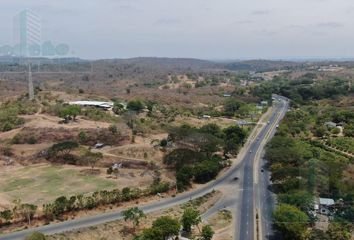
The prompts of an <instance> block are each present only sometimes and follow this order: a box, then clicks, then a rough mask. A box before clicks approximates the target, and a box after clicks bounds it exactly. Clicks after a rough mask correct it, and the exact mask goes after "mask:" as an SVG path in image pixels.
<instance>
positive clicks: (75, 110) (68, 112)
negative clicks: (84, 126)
mask: <svg viewBox="0 0 354 240" xmlns="http://www.w3.org/2000/svg"><path fill="white" fill-rule="evenodd" d="M80 113H81V108H80V107H79V106H77V105H69V106H66V107H64V108H62V109H61V110H60V111H59V117H61V118H64V119H65V120H66V121H68V120H69V118H72V119H73V120H74V121H75V120H76V117H77V116H78V115H79V114H80Z"/></svg>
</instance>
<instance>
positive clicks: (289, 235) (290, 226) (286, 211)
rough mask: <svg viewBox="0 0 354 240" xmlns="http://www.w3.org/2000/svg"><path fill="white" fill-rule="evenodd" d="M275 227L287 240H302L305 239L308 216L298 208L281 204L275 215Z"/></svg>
mask: <svg viewBox="0 0 354 240" xmlns="http://www.w3.org/2000/svg"><path fill="white" fill-rule="evenodd" d="M273 217H274V224H275V226H276V227H277V228H278V229H279V230H280V231H281V232H282V233H283V236H284V238H285V239H294V240H298V239H299V240H300V239H303V238H304V234H305V232H306V228H307V225H308V223H309V218H308V216H307V215H306V214H305V213H304V212H302V211H300V210H299V209H298V208H296V207H294V206H291V205H288V204H280V205H279V206H278V207H277V208H276V210H275V211H274V213H273Z"/></svg>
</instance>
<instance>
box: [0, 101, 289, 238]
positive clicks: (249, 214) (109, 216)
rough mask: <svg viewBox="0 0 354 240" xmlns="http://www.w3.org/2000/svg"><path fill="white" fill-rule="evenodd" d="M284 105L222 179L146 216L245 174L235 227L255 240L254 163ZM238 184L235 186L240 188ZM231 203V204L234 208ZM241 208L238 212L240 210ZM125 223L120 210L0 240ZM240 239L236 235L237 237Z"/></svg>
mask: <svg viewBox="0 0 354 240" xmlns="http://www.w3.org/2000/svg"><path fill="white" fill-rule="evenodd" d="M285 105H286V104H285V102H283V104H279V105H276V106H275V107H274V108H273V110H272V113H271V117H270V119H269V123H268V124H266V125H264V126H262V128H261V130H260V132H259V133H258V134H256V135H255V136H253V134H255V133H253V134H251V138H250V139H249V141H248V142H247V143H246V145H245V146H244V147H243V149H242V150H241V152H240V154H239V157H238V159H236V163H237V164H235V165H234V166H232V167H231V168H230V169H229V170H228V171H226V172H225V173H224V174H223V175H221V176H219V177H218V178H217V179H216V180H214V181H213V182H211V183H209V184H207V185H205V186H204V187H202V188H200V189H197V190H194V191H191V192H186V193H183V194H180V195H177V196H176V197H174V198H169V199H163V200H160V201H157V202H153V203H150V204H146V205H141V206H139V207H140V208H141V209H142V210H143V211H144V212H145V213H150V212H154V211H157V210H161V209H165V208H169V207H172V206H175V205H178V204H182V203H185V202H187V201H189V200H191V199H194V198H197V197H200V196H203V195H205V194H206V193H209V192H211V191H212V190H213V189H216V188H218V187H220V186H222V185H225V184H230V182H231V183H232V182H233V179H234V177H236V176H239V175H240V173H242V172H244V174H243V176H244V177H243V180H241V181H240V182H241V183H242V184H243V189H238V191H237V192H238V193H240V194H241V195H242V196H241V202H240V208H241V211H240V214H239V216H238V217H239V220H240V221H239V223H240V226H237V227H236V231H235V232H236V233H238V232H239V233H240V235H239V239H242V240H247V239H252V240H253V239H254V221H255V217H254V188H253V168H254V159H255V158H256V155H257V152H259V150H262V149H261V147H262V146H263V145H262V144H261V143H262V142H263V140H264V139H266V137H268V134H269V131H270V130H273V131H274V128H275V125H276V124H277V123H278V122H279V120H280V118H279V113H285V111H286V106H285ZM241 183H237V184H235V185H239V184H241ZM231 204H232V203H230V205H231ZM240 208H239V209H240ZM119 219H122V214H121V210H119V211H114V212H108V213H103V214H99V215H95V216H88V217H83V218H79V219H74V220H69V221H65V222H61V223H53V224H50V225H46V226H41V227H37V228H31V229H26V230H23V231H19V232H14V233H10V234H6V235H0V239H1V240H22V239H24V238H25V237H26V236H27V235H29V234H30V233H32V232H34V231H40V232H42V233H44V234H54V233H60V232H65V231H70V230H74V229H79V228H83V227H89V226H94V225H98V224H102V223H106V222H110V221H114V220H119ZM235 238H237V234H235Z"/></svg>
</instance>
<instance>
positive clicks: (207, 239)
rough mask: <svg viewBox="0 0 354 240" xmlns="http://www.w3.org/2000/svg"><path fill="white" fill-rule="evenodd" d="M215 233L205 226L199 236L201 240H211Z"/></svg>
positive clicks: (208, 226)
mask: <svg viewBox="0 0 354 240" xmlns="http://www.w3.org/2000/svg"><path fill="white" fill-rule="evenodd" d="M214 234H215V232H214V231H213V229H212V228H211V226H210V225H205V226H203V228H202V233H201V234H200V235H201V240H211V239H213V236H214Z"/></svg>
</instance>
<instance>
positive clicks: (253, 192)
mask: <svg viewBox="0 0 354 240" xmlns="http://www.w3.org/2000/svg"><path fill="white" fill-rule="evenodd" d="M276 99H278V100H276V101H274V104H273V106H274V109H275V110H274V111H273V113H272V114H271V116H270V119H269V121H268V123H267V125H266V127H264V128H263V129H262V131H261V132H260V133H259V135H258V140H256V141H254V142H253V143H252V144H251V146H250V148H249V154H248V155H247V156H246V157H245V166H244V171H243V173H244V175H243V191H242V198H241V199H242V200H241V203H240V204H239V211H240V214H239V226H238V229H237V231H235V232H236V233H237V232H239V236H238V238H237V236H235V239H240V240H254V239H257V240H258V239H267V236H266V235H264V234H263V233H266V234H267V235H272V229H271V226H272V224H271V222H272V219H271V213H272V210H273V209H272V206H273V205H274V199H273V198H272V196H271V193H270V192H269V190H268V187H269V185H270V183H269V173H268V172H267V171H266V170H265V169H264V168H257V167H256V168H255V166H254V164H255V160H256V159H257V158H259V157H260V156H262V155H263V151H264V145H265V143H266V142H268V140H270V139H271V137H272V136H273V135H274V133H275V131H276V128H277V125H278V124H279V122H280V120H281V119H282V118H283V117H284V115H285V113H286V111H287V109H288V102H287V100H286V99H285V98H282V97H279V96H276ZM255 170H256V171H259V172H256V173H255V174H258V175H259V177H258V179H259V180H258V181H257V185H256V187H255V184H254V176H255V175H254V171H255ZM255 198H258V199H255ZM256 200H258V202H260V205H261V209H260V210H258V211H259V212H258V215H259V216H260V220H259V222H258V223H257V220H256V212H255V211H256V209H257V205H255V203H256V202H257V201H256ZM255 224H259V227H258V228H260V229H261V230H262V232H261V235H262V236H259V237H257V236H255V235H256V234H257V231H256V226H255Z"/></svg>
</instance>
